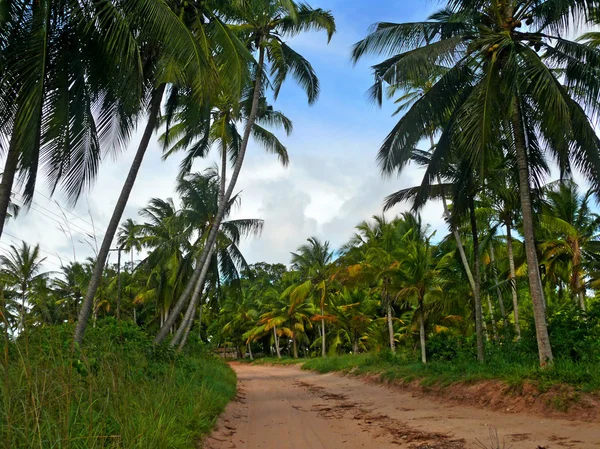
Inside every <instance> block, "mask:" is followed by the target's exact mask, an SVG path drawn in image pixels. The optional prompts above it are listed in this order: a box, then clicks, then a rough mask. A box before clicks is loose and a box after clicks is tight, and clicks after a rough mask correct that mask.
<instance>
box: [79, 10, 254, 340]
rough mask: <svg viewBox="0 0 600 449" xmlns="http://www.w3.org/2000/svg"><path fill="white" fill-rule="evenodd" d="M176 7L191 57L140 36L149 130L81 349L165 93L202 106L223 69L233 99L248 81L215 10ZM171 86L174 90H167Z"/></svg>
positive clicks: (104, 249) (116, 217)
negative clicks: (182, 92) (144, 49)
mask: <svg viewBox="0 0 600 449" xmlns="http://www.w3.org/2000/svg"><path fill="white" fill-rule="evenodd" d="M140 1H141V0H140ZM147 1H150V0H147ZM155 1H157V0H155ZM165 6H166V4H165ZM172 6H173V8H174V10H172V9H169V8H167V9H166V10H165V11H163V14H164V15H165V17H175V20H174V21H173V22H172V23H171V27H170V28H172V30H173V31H180V33H179V34H181V33H183V34H184V35H185V36H187V37H188V41H187V44H188V47H189V49H188V50H187V51H188V52H192V55H189V54H186V53H182V50H181V49H179V50H178V51H176V52H175V53H173V52H172V51H170V50H171V49H170V47H168V46H165V45H164V43H163V41H162V40H161V39H160V36H157V35H150V36H146V35H145V34H142V35H140V38H149V40H148V42H147V43H146V44H147V45H148V51H147V52H145V54H144V56H147V57H146V58H140V60H141V61H142V62H143V65H144V68H145V72H144V74H143V75H144V87H146V89H145V92H144V94H145V95H144V98H145V102H144V106H145V107H144V108H143V110H142V111H140V112H146V113H147V122H146V127H145V129H144V133H143V135H142V138H141V140H140V143H139V146H138V149H137V151H136V154H135V157H134V159H133V162H132V165H131V168H130V170H129V172H128V174H127V178H126V180H125V183H124V185H123V189H122V190H121V193H120V195H119V198H118V200H117V203H116V205H115V209H114V211H113V214H112V216H111V219H110V221H109V224H108V227H107V229H106V232H105V235H104V238H103V241H102V245H101V247H100V251H99V252H98V257H97V259H98V260H97V264H96V267H95V268H94V274H93V276H92V279H91V280H90V284H89V287H88V291H87V293H86V296H85V299H84V301H83V305H82V308H81V312H80V316H79V319H78V322H77V327H76V329H75V336H74V339H75V342H77V343H81V341H82V339H83V334H84V332H85V327H86V324H87V319H88V318H89V314H90V313H91V309H92V304H93V300H94V295H95V292H96V289H97V288H98V285H99V283H100V279H101V277H102V270H103V268H104V265H105V263H106V259H107V258H108V253H109V251H110V247H111V245H112V241H113V239H114V237H115V234H116V232H117V228H118V226H119V222H120V221H121V217H122V216H123V212H124V210H125V206H126V204H127V201H128V199H129V195H130V194H131V191H132V189H133V185H134V183H135V179H136V177H137V174H138V172H139V169H140V166H141V163H142V160H143V158H144V155H145V153H146V150H147V149H148V145H149V143H150V139H151V138H152V135H153V133H154V131H155V129H156V126H157V124H158V123H159V122H160V120H159V116H160V112H161V104H162V101H163V96H164V95H165V92H167V90H169V92H170V98H169V101H168V102H169V103H170V104H172V103H173V102H174V101H176V99H177V98H178V96H179V94H180V92H179V91H180V89H186V90H187V91H188V94H189V95H192V96H193V97H194V98H196V99H198V101H200V100H201V99H204V98H206V97H207V93H208V92H210V91H211V89H214V88H215V87H216V85H217V82H218V81H219V79H218V76H217V74H218V73H219V69H220V70H221V71H223V73H227V74H228V76H229V78H228V79H224V80H221V83H220V84H221V86H225V85H226V86H228V87H229V88H231V89H232V91H233V92H234V94H235V92H236V91H238V90H239V89H240V86H241V84H242V83H243V80H244V78H245V73H246V63H247V60H248V57H249V56H248V54H247V52H246V51H245V50H244V49H243V46H242V45H241V44H240V43H239V42H238V41H237V39H236V37H235V36H234V35H233V34H232V33H231V31H230V30H229V28H228V27H227V26H226V25H225V24H224V23H223V22H222V20H221V19H220V17H219V15H218V14H217V13H216V11H214V10H213V9H211V8H212V5H208V4H207V3H205V2H200V1H194V2H185V3H181V4H177V5H175V4H173V5H172ZM162 25H163V26H164V25H165V24H162ZM172 30H171V29H167V30H165V32H167V33H171V32H172ZM157 38H158V39H157ZM169 39H170V38H166V42H169ZM186 56H187V57H186ZM182 57H183V58H182ZM190 62H191V63H190ZM232 80H233V81H232ZM168 86H169V87H171V89H167V87H168Z"/></svg>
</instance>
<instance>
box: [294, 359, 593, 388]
mask: <svg viewBox="0 0 600 449" xmlns="http://www.w3.org/2000/svg"><path fill="white" fill-rule="evenodd" d="M302 368H303V369H307V370H313V371H317V372H319V373H327V372H331V371H347V372H351V373H352V374H357V375H360V374H380V375H381V376H382V378H383V379H387V380H395V379H399V380H402V381H405V382H411V381H413V380H416V379H419V380H420V381H421V384H422V385H423V386H432V385H441V386H445V385H450V384H453V383H458V382H462V383H473V382H477V381H482V380H490V379H496V380H501V381H504V382H506V383H507V384H509V385H511V386H514V387H517V388H518V387H520V386H522V385H523V382H525V381H529V382H531V383H533V384H534V385H536V386H537V387H538V388H539V389H540V390H541V391H545V390H547V389H549V388H551V387H552V386H554V385H564V384H566V385H570V386H573V387H575V389H576V390H579V391H584V392H593V391H600V365H599V364H591V363H587V364H584V363H574V362H571V361H562V360H557V361H556V363H555V365H554V366H553V367H552V368H548V369H544V370H541V369H540V368H539V367H538V366H537V364H536V363H535V361H531V362H523V361H520V362H518V363H517V362H510V361H506V360H502V359H498V358H494V359H491V360H489V361H488V362H486V363H483V364H480V363H477V362H476V361H473V360H452V361H447V362H431V363H429V364H427V365H423V364H421V363H419V362H415V361H413V360H411V359H409V358H406V357H403V356H400V355H398V356H394V355H392V354H391V353H386V352H383V353H380V354H361V355H343V356H338V357H327V358H324V359H323V358H315V359H310V360H308V361H307V362H306V363H304V365H303V366H302Z"/></svg>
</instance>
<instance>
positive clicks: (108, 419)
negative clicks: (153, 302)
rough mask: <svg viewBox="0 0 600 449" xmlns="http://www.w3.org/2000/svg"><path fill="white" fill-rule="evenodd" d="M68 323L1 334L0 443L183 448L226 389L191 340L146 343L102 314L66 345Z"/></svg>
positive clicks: (219, 371)
mask: <svg viewBox="0 0 600 449" xmlns="http://www.w3.org/2000/svg"><path fill="white" fill-rule="evenodd" d="M72 331H73V329H72V326H68V325H65V326H57V327H52V328H46V329H35V330H34V331H31V332H29V333H28V334H26V335H24V336H21V337H20V338H19V339H18V341H17V342H11V341H5V344H4V349H5V353H4V358H3V364H2V368H1V369H2V376H1V379H0V396H1V397H2V399H1V402H0V447H2V446H1V445H2V444H3V445H4V446H3V447H4V448H5V449H8V448H10V449H17V448H27V449H29V448H40V449H42V448H44V449H46V448H56V449H63V448H64V449H80V448H81V449H84V448H85V449H96V448H127V449H130V448H131V449H136V448H139V449H142V448H143V449H165V448H169V449H171V448H172V449H179V448H182V449H183V448H185V449H190V448H192V447H194V445H195V443H196V442H197V440H198V439H199V438H200V437H201V436H202V435H204V434H205V433H207V432H208V431H210V429H211V428H212V426H213V424H214V421H215V419H216V417H217V416H218V415H219V413H220V412H221V411H222V410H223V408H224V406H225V405H226V404H227V402H228V401H229V400H230V399H231V398H232V397H233V395H234V394H235V383H236V379H235V374H234V373H233V371H232V370H231V369H230V368H229V367H228V366H227V365H225V364H224V363H223V362H222V361H221V360H218V359H216V358H214V357H212V356H210V355H208V354H205V353H202V352H201V351H200V350H199V348H198V347H195V348H191V350H190V351H189V352H188V353H187V354H184V355H178V354H175V353H173V352H170V351H166V350H164V349H159V350H154V349H153V348H152V345H151V340H150V338H149V337H148V336H147V335H145V334H144V333H143V332H142V331H140V330H139V329H138V328H137V327H135V326H133V325H128V324H126V323H122V324H121V325H119V326H118V325H117V324H116V323H115V322H114V321H112V320H109V321H107V322H105V323H100V324H99V325H98V327H96V328H94V329H90V330H89V331H88V332H89V333H88V334H87V335H86V344H85V347H83V348H82V349H81V350H77V351H73V350H72V348H71V345H70V340H71V336H72Z"/></svg>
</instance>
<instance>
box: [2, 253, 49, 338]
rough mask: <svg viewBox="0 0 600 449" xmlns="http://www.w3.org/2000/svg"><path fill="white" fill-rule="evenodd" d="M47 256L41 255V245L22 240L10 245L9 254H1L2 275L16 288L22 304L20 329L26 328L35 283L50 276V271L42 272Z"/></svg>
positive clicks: (20, 307) (7, 282) (6, 281)
mask: <svg viewBox="0 0 600 449" xmlns="http://www.w3.org/2000/svg"><path fill="white" fill-rule="evenodd" d="M44 260H45V258H44V257H41V256H40V246H39V245H35V246H33V247H32V246H30V245H28V244H27V243H25V242H22V244H21V246H20V247H18V248H17V247H15V246H14V245H10V250H9V252H8V254H6V255H2V256H0V264H1V267H2V268H0V276H2V280H3V282H4V283H5V285H6V286H8V287H13V288H14V289H15V292H16V295H17V298H18V299H19V300H20V304H19V305H18V306H17V308H18V309H19V316H20V320H19V330H20V331H24V330H25V315H26V314H27V307H28V305H31V297H30V293H31V289H32V287H33V284H34V283H35V282H37V281H39V280H41V279H44V278H46V277H47V276H48V273H46V272H42V264H43V263H44Z"/></svg>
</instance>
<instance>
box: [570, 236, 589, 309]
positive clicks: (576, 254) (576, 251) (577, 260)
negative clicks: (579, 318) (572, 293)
mask: <svg viewBox="0 0 600 449" xmlns="http://www.w3.org/2000/svg"><path fill="white" fill-rule="evenodd" d="M573 246H574V248H573V277H574V279H575V289H576V290H577V297H578V298H579V307H580V308H581V310H583V311H584V312H585V309H586V307H585V287H584V286H583V285H581V273H580V271H579V265H580V264H581V249H580V247H579V242H578V241H575V243H574V245H573Z"/></svg>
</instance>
